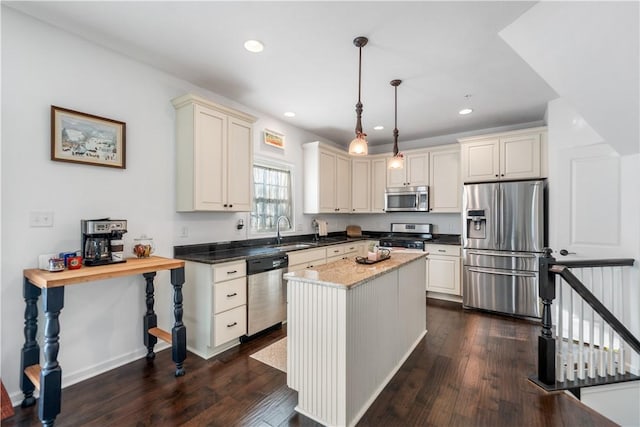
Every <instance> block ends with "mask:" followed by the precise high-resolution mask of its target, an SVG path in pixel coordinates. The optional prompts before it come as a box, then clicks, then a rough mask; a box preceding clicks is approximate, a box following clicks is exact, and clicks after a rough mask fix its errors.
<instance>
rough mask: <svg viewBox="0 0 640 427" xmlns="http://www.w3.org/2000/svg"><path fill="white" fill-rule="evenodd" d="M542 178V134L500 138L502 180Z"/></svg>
mask: <svg viewBox="0 0 640 427" xmlns="http://www.w3.org/2000/svg"><path fill="white" fill-rule="evenodd" d="M539 177H540V134H539V133H535V134H528V135H517V136H511V137H506V138H500V179H526V178H539Z"/></svg>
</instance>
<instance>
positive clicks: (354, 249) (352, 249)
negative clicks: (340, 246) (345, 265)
mask: <svg viewBox="0 0 640 427" xmlns="http://www.w3.org/2000/svg"><path fill="white" fill-rule="evenodd" d="M358 252H360V247H359V246H358V245H357V244H355V243H353V244H351V245H345V246H344V253H345V255H346V254H353V253H358Z"/></svg>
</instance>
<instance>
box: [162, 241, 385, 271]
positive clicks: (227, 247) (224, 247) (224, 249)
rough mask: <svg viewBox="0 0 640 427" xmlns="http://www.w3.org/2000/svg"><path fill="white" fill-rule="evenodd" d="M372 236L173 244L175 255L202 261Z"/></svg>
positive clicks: (235, 258) (262, 254)
mask: <svg viewBox="0 0 640 427" xmlns="http://www.w3.org/2000/svg"><path fill="white" fill-rule="evenodd" d="M371 238H373V237H370V236H362V237H346V236H330V237H323V238H320V239H319V240H317V241H314V240H311V239H310V238H309V239H305V238H304V237H303V238H300V237H297V238H296V237H288V238H286V239H283V243H282V244H281V245H276V244H275V241H272V240H273V239H271V240H269V239H260V240H257V241H252V240H245V241H238V242H228V243H204V244H196V245H188V246H175V247H174V248H173V252H174V258H176V259H181V260H183V261H192V262H201V263H205V264H219V263H223V262H230V261H241V260H246V259H254V258H261V257H266V256H270V255H276V254H278V253H287V252H293V251H299V250H306V249H315V248H321V247H326V246H331V245H339V244H342V243H349V242H357V241H360V240H368V239H371ZM295 243H302V244H304V245H305V246H300V247H293V246H292V245H294V244H295Z"/></svg>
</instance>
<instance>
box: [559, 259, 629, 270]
mask: <svg viewBox="0 0 640 427" xmlns="http://www.w3.org/2000/svg"><path fill="white" fill-rule="evenodd" d="M634 262H635V260H634V259H633V258H611V259H584V260H573V261H569V260H567V261H562V262H557V261H556V262H552V263H550V265H553V266H555V265H563V266H565V267H568V268H588V267H631V266H633V263H634Z"/></svg>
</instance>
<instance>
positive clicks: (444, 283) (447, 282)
mask: <svg viewBox="0 0 640 427" xmlns="http://www.w3.org/2000/svg"><path fill="white" fill-rule="evenodd" d="M425 251H427V252H428V253H429V255H428V256H427V286H426V289H427V292H437V293H441V294H449V295H455V296H460V295H461V293H460V289H461V287H460V266H461V262H460V246H453V245H437V244H427V245H425Z"/></svg>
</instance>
